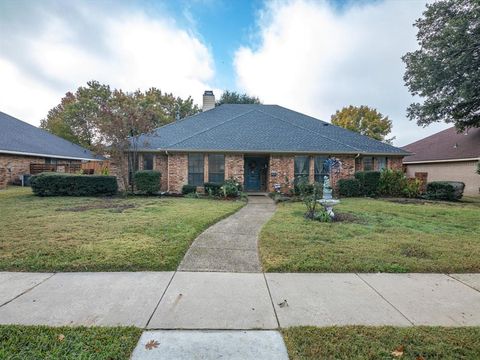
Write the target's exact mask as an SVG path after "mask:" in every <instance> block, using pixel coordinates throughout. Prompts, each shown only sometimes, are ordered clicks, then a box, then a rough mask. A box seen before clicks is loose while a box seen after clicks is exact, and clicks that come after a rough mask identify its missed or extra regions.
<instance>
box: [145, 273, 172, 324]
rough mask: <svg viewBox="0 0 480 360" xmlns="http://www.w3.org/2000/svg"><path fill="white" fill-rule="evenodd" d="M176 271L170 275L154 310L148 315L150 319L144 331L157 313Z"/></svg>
mask: <svg viewBox="0 0 480 360" xmlns="http://www.w3.org/2000/svg"><path fill="white" fill-rule="evenodd" d="M177 271H178V270H175V271H174V272H173V275H172V277H171V278H170V281H169V282H168V284H167V286H166V287H165V290H163V293H162V295H161V296H160V299H159V300H158V302H157V305H156V306H155V308H154V309H153V312H152V315H150V317H149V318H148V321H147V323H146V324H145V327H144V329H145V330H147V329H148V325H149V324H150V321H152V318H153V315H155V313H156V312H157V309H158V307H159V306H160V303H161V302H162V300H163V297H164V296H165V293H166V292H167V290H168V288H169V287H170V284H171V283H172V281H173V278H174V277H175V275H177Z"/></svg>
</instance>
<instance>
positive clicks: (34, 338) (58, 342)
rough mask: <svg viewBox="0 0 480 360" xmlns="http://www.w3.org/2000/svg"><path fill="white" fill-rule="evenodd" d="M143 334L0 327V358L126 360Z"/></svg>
mask: <svg viewBox="0 0 480 360" xmlns="http://www.w3.org/2000/svg"><path fill="white" fill-rule="evenodd" d="M141 333H142V330H141V329H137V328H134V327H112V328H100V327H90V328H86V327H57V328H55V327H47V326H18V325H3V326H0V359H9V360H38V359H64V360H68V359H71V360H77V359H96V360H103V359H105V360H120V359H122V360H127V359H129V358H130V354H131V353H132V351H133V349H134V348H135V346H136V344H137V342H138V339H139V338H140V335H141Z"/></svg>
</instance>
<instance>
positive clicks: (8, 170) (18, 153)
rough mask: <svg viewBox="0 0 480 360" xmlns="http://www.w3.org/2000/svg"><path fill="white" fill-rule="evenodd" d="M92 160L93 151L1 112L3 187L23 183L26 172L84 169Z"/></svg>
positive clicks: (0, 172)
mask: <svg viewBox="0 0 480 360" xmlns="http://www.w3.org/2000/svg"><path fill="white" fill-rule="evenodd" d="M92 160H97V159H96V158H95V156H94V155H93V154H92V153H91V152H90V151H89V150H87V149H85V148H83V147H81V146H78V145H76V144H73V143H71V142H70V141H67V140H65V139H62V138H60V137H58V136H55V135H53V134H51V133H49V132H48V131H45V130H42V129H39V128H37V127H35V126H33V125H30V124H27V123H26V122H23V121H21V120H19V119H16V118H14V117H12V116H10V115H7V114H5V113H3V112H0V189H2V188H5V187H6V186H7V184H12V183H20V182H21V178H22V175H27V174H32V173H35V172H41V171H59V172H69V171H73V170H80V164H81V163H82V162H84V161H92Z"/></svg>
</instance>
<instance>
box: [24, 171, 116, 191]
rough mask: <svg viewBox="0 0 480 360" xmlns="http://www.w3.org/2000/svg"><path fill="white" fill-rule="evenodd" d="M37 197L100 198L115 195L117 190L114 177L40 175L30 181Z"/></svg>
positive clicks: (59, 174)
mask: <svg viewBox="0 0 480 360" xmlns="http://www.w3.org/2000/svg"><path fill="white" fill-rule="evenodd" d="M30 185H31V187H32V191H33V193H34V194H35V195H38V196H100V195H115V194H116V193H117V190H118V185H117V178H116V177H115V176H101V175H73V174H61V173H41V174H38V175H34V176H32V178H31V180H30Z"/></svg>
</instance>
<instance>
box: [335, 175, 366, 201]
mask: <svg viewBox="0 0 480 360" xmlns="http://www.w3.org/2000/svg"><path fill="white" fill-rule="evenodd" d="M338 193H339V195H340V196H345V197H356V196H362V195H363V194H362V191H361V186H360V181H359V180H358V179H339V180H338Z"/></svg>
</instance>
